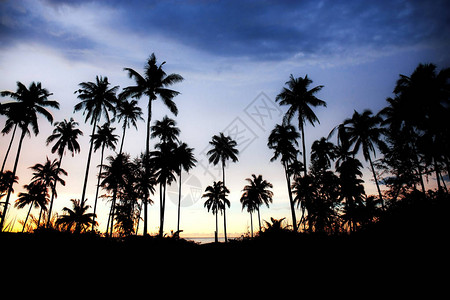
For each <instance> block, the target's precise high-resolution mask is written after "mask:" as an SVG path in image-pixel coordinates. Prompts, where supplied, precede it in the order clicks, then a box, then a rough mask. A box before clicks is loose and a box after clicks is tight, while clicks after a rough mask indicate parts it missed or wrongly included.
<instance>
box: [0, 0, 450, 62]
mask: <svg viewBox="0 0 450 300" xmlns="http://www.w3.org/2000/svg"><path fill="white" fill-rule="evenodd" d="M0 5H1V6H2V13H1V22H0V33H1V34H2V36H4V37H5V43H4V45H6V44H8V43H13V42H14V41H17V40H21V39H28V40H30V39H40V40H42V39H44V40H45V41H46V42H48V43H50V44H55V45H58V46H59V47H65V48H71V49H73V48H76V49H89V48H95V47H101V46H104V45H109V43H110V42H111V41H113V40H114V36H115V35H116V34H117V33H123V34H130V35H134V36H138V37H140V38H142V40H143V41H148V39H149V38H151V37H155V36H158V37H160V38H165V39H167V40H173V41H176V42H177V43H179V44H182V45H185V46H186V47H190V48H193V49H197V50H199V51H204V52H206V53H211V54H213V55H215V56H222V57H241V58H247V59H251V60H259V61H260V60H280V59H291V58H294V57H297V58H298V57H303V58H310V57H317V56H329V55H331V54H333V55H336V54H338V55H349V56H352V55H354V54H355V53H360V52H361V51H362V50H367V49H369V50H372V51H380V52H382V51H385V50H387V49H392V48H395V47H408V46H416V45H422V44H429V43H435V44H446V43H448V42H447V40H448V39H447V38H446V37H448V36H449V33H450V26H449V25H450V24H449V22H450V21H449V20H450V4H449V3H448V1H432V2H430V1H414V2H413V1H402V0H397V1H351V2H350V1H320V2H317V1H299V2H293V1H214V2H212V1H211V2H210V1H183V2H180V1H108V2H104V1H75V2H73V1H50V0H47V1H40V2H36V1H6V2H5V1H4V2H2V3H1V4H0ZM119 47H120V45H119Z"/></svg>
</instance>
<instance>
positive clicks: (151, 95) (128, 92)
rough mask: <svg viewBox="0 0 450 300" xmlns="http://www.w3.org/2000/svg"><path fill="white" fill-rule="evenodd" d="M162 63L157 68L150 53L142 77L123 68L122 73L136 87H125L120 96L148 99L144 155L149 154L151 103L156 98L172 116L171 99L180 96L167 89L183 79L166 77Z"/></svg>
mask: <svg viewBox="0 0 450 300" xmlns="http://www.w3.org/2000/svg"><path fill="white" fill-rule="evenodd" d="M165 63H166V62H163V63H162V64H160V65H159V66H158V65H157V64H156V57H155V54H154V53H152V54H151V55H150V57H149V58H148V60H147V64H146V65H145V67H144V76H142V75H141V74H139V73H138V72H136V71H135V70H133V69H131V68H124V71H127V72H128V76H129V77H130V78H134V80H135V82H136V85H134V86H129V87H126V88H125V89H124V90H123V92H122V95H123V96H124V97H130V96H131V97H133V98H135V99H140V98H141V97H142V96H143V95H146V96H147V97H148V106H147V107H148V114H147V138H146V147H145V154H146V155H147V156H149V154H150V129H151V128H150V123H151V120H152V102H153V101H155V100H156V99H157V98H158V96H159V97H160V98H161V100H162V101H163V102H164V104H165V105H166V106H167V107H168V108H169V110H170V111H171V112H172V113H173V114H174V115H177V114H178V109H177V106H176V105H175V102H173V98H174V97H175V96H177V95H178V94H180V93H179V92H177V91H174V90H171V89H168V87H169V86H171V85H173V84H175V83H177V82H181V81H183V77H182V76H181V75H179V74H170V75H167V74H166V72H164V70H163V68H162V67H163V65H164V64H165Z"/></svg>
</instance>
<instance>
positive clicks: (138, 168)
mask: <svg viewBox="0 0 450 300" xmlns="http://www.w3.org/2000/svg"><path fill="white" fill-rule="evenodd" d="M133 170H134V180H135V182H134V189H135V190H136V192H137V194H138V196H139V198H140V199H141V201H142V203H143V204H144V232H143V234H144V236H145V235H146V234H147V219H148V211H147V208H148V204H153V201H152V200H151V199H150V194H152V195H153V194H154V193H155V185H156V183H157V182H156V176H155V174H154V171H155V170H154V169H153V168H151V167H150V159H149V158H147V156H146V155H145V154H143V153H141V156H140V157H139V158H137V159H135V161H134V168H133ZM148 170H150V172H148ZM141 207H142V205H141ZM139 214H140V212H139ZM139 218H140V216H139V217H138V220H139ZM138 226H139V222H138ZM138 226H137V228H136V233H137V232H138V229H139V228H138Z"/></svg>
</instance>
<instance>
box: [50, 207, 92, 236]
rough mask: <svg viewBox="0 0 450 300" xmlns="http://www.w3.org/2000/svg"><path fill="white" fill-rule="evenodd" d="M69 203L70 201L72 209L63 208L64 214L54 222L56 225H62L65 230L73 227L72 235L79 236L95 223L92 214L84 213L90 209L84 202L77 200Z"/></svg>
mask: <svg viewBox="0 0 450 300" xmlns="http://www.w3.org/2000/svg"><path fill="white" fill-rule="evenodd" d="M70 201H72V209H70V208H67V207H64V208H63V211H64V212H65V214H64V215H62V216H60V217H59V218H58V220H56V225H63V226H65V227H66V230H72V228H73V227H74V226H75V230H74V233H75V234H79V233H81V232H83V231H86V230H87V229H88V228H89V226H91V225H92V223H95V221H94V214H93V213H86V212H87V210H88V209H89V208H91V207H90V206H89V205H86V201H80V200H79V199H77V200H75V199H70Z"/></svg>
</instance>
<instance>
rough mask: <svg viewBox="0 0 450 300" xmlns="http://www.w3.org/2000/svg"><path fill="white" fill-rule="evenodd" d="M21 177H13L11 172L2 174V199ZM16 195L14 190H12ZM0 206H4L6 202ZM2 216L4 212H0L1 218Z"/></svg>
mask: <svg viewBox="0 0 450 300" xmlns="http://www.w3.org/2000/svg"><path fill="white" fill-rule="evenodd" d="M18 180H19V177H17V176H13V173H12V172H11V171H5V172H1V173H0V199H1V198H3V197H4V196H5V195H6V194H7V193H8V189H9V186H11V185H12V184H13V183H17V182H18ZM12 192H13V193H14V190H12ZM0 204H4V202H0ZM1 216H2V211H0V217H1Z"/></svg>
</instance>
